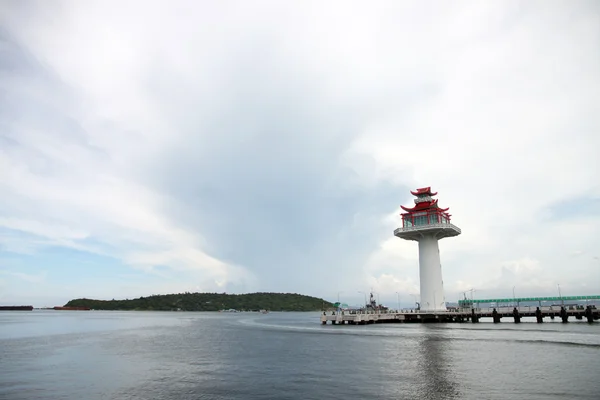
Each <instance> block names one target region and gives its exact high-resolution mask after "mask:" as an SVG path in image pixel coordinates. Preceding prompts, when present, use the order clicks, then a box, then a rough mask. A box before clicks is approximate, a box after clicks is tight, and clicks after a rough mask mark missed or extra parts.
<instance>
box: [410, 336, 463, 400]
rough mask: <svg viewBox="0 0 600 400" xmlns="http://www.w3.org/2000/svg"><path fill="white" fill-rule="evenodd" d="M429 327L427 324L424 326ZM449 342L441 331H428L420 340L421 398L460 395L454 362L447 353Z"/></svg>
mask: <svg viewBox="0 0 600 400" xmlns="http://www.w3.org/2000/svg"><path fill="white" fill-rule="evenodd" d="M424 328H427V326H424ZM448 345H449V342H448V340H445V338H444V337H443V336H442V335H441V332H439V331H438V332H436V331H431V332H427V333H426V334H425V335H424V337H423V339H421V340H420V341H419V347H418V349H419V358H418V359H419V362H418V366H419V375H420V377H421V378H422V379H423V383H422V384H421V385H420V389H421V390H420V395H421V396H420V398H424V399H456V398H459V397H460V391H459V385H458V383H457V382H456V379H455V376H454V373H453V370H452V363H451V360H450V359H449V356H448V355H447V354H445V353H446V351H447V348H448Z"/></svg>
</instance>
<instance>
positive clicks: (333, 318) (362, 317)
mask: <svg viewBox="0 0 600 400" xmlns="http://www.w3.org/2000/svg"><path fill="white" fill-rule="evenodd" d="M524 317H534V318H536V320H537V322H538V323H541V322H543V321H544V318H550V319H554V318H560V319H562V321H563V322H568V321H569V318H570V317H572V318H575V319H577V320H583V319H585V320H587V321H588V322H594V321H595V320H598V319H600V310H598V309H595V308H591V307H589V308H585V309H577V310H570V309H566V308H558V309H557V308H556V307H542V308H534V307H520V308H519V309H516V308H510V309H509V308H499V309H471V310H458V311H438V312H426V311H422V312H419V311H417V312H405V311H404V312H402V311H400V312H394V311H392V312H381V313H378V312H370V313H369V312H367V313H365V312H347V311H345V312H344V311H343V312H333V313H331V314H327V313H323V315H321V323H322V324H326V323H327V322H330V323H332V324H334V325H335V324H350V325H365V324H375V323H398V322H407V323H411V322H413V323H420V322H421V323H422V322H473V323H476V322H479V320H480V319H481V318H491V319H492V321H493V322H495V323H498V322H501V320H502V318H510V319H511V320H512V321H513V322H515V323H519V322H521V318H524Z"/></svg>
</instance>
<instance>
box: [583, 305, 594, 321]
mask: <svg viewBox="0 0 600 400" xmlns="http://www.w3.org/2000/svg"><path fill="white" fill-rule="evenodd" d="M585 318H586V319H587V321H588V322H594V314H593V313H592V307H590V306H587V307H586V309H585Z"/></svg>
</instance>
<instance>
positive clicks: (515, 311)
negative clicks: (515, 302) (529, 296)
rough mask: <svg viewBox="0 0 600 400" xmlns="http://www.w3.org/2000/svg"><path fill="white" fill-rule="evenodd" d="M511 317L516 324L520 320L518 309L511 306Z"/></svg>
mask: <svg viewBox="0 0 600 400" xmlns="http://www.w3.org/2000/svg"><path fill="white" fill-rule="evenodd" d="M513 318H514V319H515V324H518V323H520V322H521V316H520V315H519V310H517V308H516V307H515V308H513Z"/></svg>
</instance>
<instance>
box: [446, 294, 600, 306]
mask: <svg viewBox="0 0 600 400" xmlns="http://www.w3.org/2000/svg"><path fill="white" fill-rule="evenodd" d="M573 300H600V294H598V295H594V296H557V297H515V298H509V299H473V300H459V301H458V304H459V305H464V304H475V303H477V304H481V303H521V302H524V301H561V302H564V301H573Z"/></svg>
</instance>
